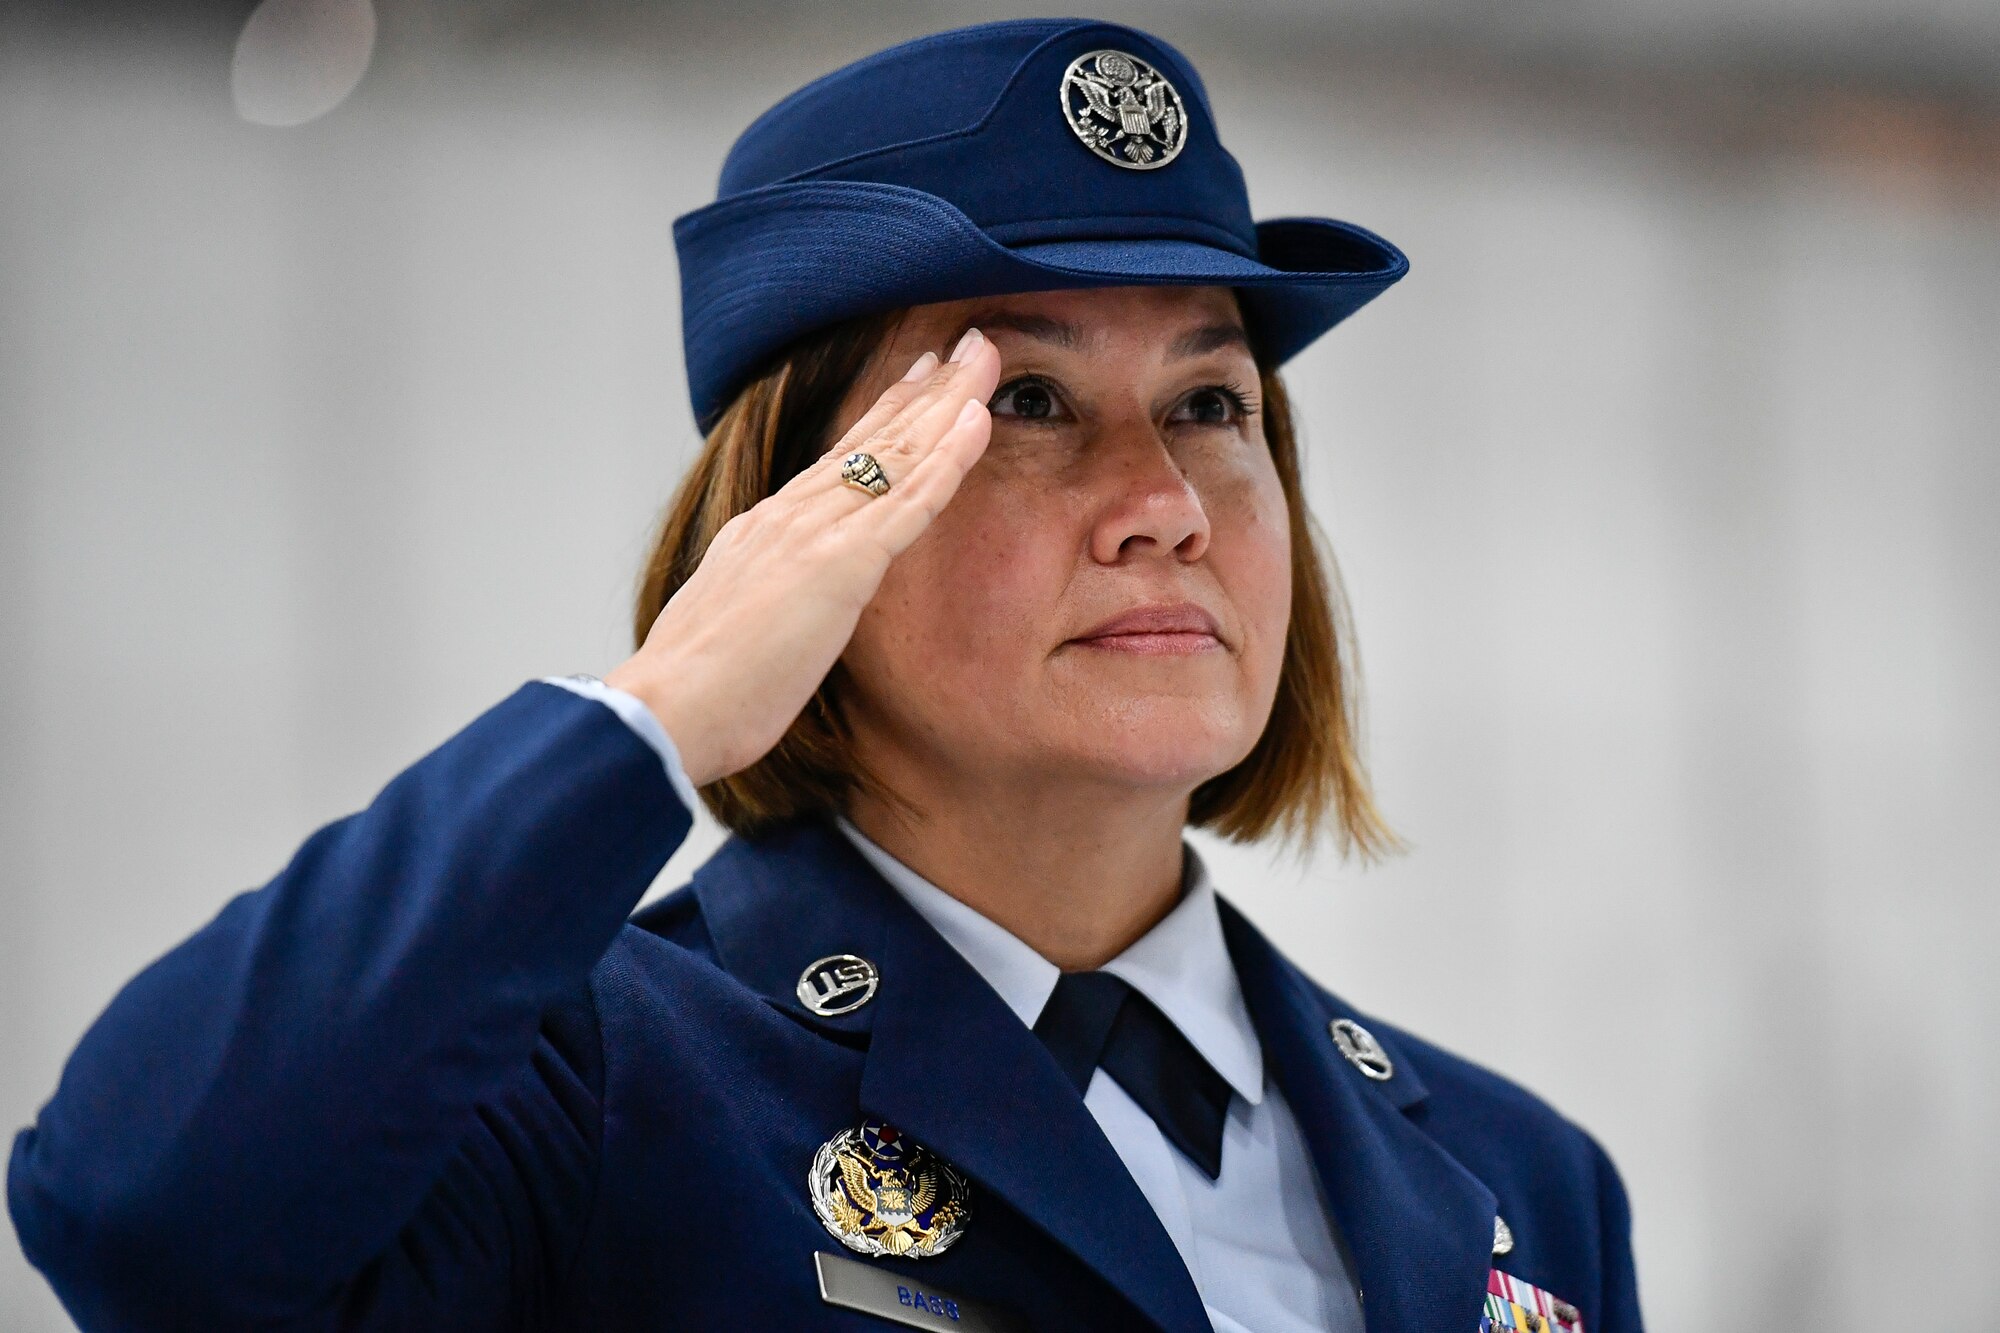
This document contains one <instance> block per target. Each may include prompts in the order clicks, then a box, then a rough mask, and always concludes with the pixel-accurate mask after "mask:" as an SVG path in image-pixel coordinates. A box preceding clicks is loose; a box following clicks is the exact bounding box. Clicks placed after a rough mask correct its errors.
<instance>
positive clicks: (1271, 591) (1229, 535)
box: [1209, 457, 1292, 658]
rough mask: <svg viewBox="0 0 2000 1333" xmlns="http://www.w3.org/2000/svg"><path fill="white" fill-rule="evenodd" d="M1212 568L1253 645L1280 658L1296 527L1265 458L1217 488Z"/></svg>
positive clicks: (1288, 615)
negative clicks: (1293, 529) (1238, 612)
mask: <svg viewBox="0 0 2000 1333" xmlns="http://www.w3.org/2000/svg"><path fill="white" fill-rule="evenodd" d="M1210 523H1211V536H1210V541H1209V564H1210V566H1211V567H1212V568H1213V569H1214V570H1215V574H1216V577H1217V579H1218V580H1219V581H1220V582H1221V583H1222V585H1223V588H1224V590H1225V591H1226V592H1227V593H1228V594H1229V596H1230V598H1231V599H1232V600H1233V601H1234V602H1235V604H1236V607H1237V609H1238V610H1239V611H1240V612H1241V613H1242V615H1243V618H1244V630H1245V632H1246V634H1247V635H1249V636H1250V638H1251V646H1252V647H1253V648H1258V649H1261V650H1262V651H1263V652H1264V653H1266V654H1268V655H1269V656H1271V657H1273V658H1275V657H1276V656H1277V655H1278V654H1279V652H1280V651H1281V650H1282V649H1283V646H1284V640H1285V631H1286V629H1287V627H1288V626H1289V624H1290V621H1291V609H1292V527H1291V517H1290V515H1289V514H1288V513H1287V511H1286V507H1285V492H1284V487H1283V485H1282V484H1281V483H1280V482H1279V480H1278V473H1277V468H1276V467H1275V466H1274V465H1273V464H1272V463H1271V462H1270V460H1269V458H1268V457H1266V458H1265V459H1263V460H1262V462H1261V466H1259V467H1255V468H1246V469H1243V470H1242V471H1241V472H1240V473H1238V474H1236V475H1234V476H1232V477H1230V478H1228V479H1227V480H1226V481H1225V482H1223V483H1222V484H1220V485H1218V486H1217V488H1216V498H1215V500H1214V501H1213V502H1212V503H1211V506H1210Z"/></svg>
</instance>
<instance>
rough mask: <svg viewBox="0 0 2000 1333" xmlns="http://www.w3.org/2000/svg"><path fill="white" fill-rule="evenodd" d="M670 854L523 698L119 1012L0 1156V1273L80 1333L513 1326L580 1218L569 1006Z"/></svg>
mask: <svg viewBox="0 0 2000 1333" xmlns="http://www.w3.org/2000/svg"><path fill="white" fill-rule="evenodd" d="M691 824H692V812H691V811H690V810H689V809H688V808H687V807H686V806H685V805H683V804H682V803H681V801H680V800H679V798H678V797H677V796H676V794H675V790H674V786H673V785H672V784H671V783H670V782H669V780H668V777H667V775H666V772H665V770H664V769H663V767H662V763H661V758H660V756H659V755H658V754H657V753H655V751H654V750H653V749H652V748H650V747H649V746H648V744H647V743H646V742H645V741H643V740H642V739H641V738H640V737H639V736H637V735H636V734H635V733H634V732H633V730H632V729H631V728H630V727H628V726H627V725H626V724H625V723H624V722H622V721H621V720H620V719H619V717H618V716H616V715H614V713H613V712H612V711H610V710H609V709H607V708H606V707H604V706H602V705H601V704H600V703H598V702H593V701H592V700H590V699H588V698H581V697H578V696H577V695H576V694H574V693H571V692H568V691H565V690H562V689H558V688H556V687H554V686H551V685H548V684H544V683H541V682H530V683H528V684H525V685H523V686H522V687H521V688H520V689H519V690H517V691H516V692H515V693H514V694H513V695H511V696H510V697H508V698H507V699H505V700H503V701H502V702H501V703H499V704H497V705H496V706H494V707H493V708H492V709H490V710H488V711H487V712H486V713H484V714H482V715H481V716H480V717H479V718H477V719H475V720H474V721H473V722H472V723H471V724H470V725H469V726H467V727H466V728H465V729H464V730H463V731H461V732H459V733H458V734H457V735H456V736H453V737H452V738H451V739H450V740H448V741H446V742H445V743H444V744H443V745H441V746H439V747H438V748H437V749H436V750H434V751H432V752H431V753H430V754H428V755H426V756H425V757H424V758H422V759H421V760H419V761H418V762H417V763H415V764H414V765H412V766H411V767H410V768H409V769H407V770H405V771H404V772H403V773H402V774H400V775H399V776H398V777H397V778H396V779H395V780H394V781H392V782H391V783H390V784H389V785H388V786H387V787H386V788H384V789H383V791H382V792H381V793H380V795H378V796H377V797H376V798H375V800H374V801H373V802H372V803H371V804H370V805H369V806H368V808H367V809H365V810H363V811H361V812H360V813H358V814H355V815H351V816H349V817H347V818H345V819H342V820H339V821H337V822H335V823H333V824H330V825H328V826H327V827H325V828H323V829H321V830H319V831H318V832H317V833H315V834H313V836H312V837H310V838H309V839H307V840H306V842H305V844H304V845H303V846H302V847H300V848H299V850H298V852H297V853H296V854H295V855H294V856H293V857H292V860H291V862H290V864H289V865H287V866H286V867H285V869H284V871H283V872H282V873H280V874H279V875H278V876H277V878H275V879H273V880H272V881H271V882H270V883H269V884H267V885H265V886H264V887H263V888H261V889H257V890H255V891H253V892H249V893H245V894H243V895H241V896H239V897H237V898H236V899H234V900H233V901H232V902H230V903H229V904H228V905H227V906H226V907H225V908H224V909H223V910H222V912H221V913H220V914H219V915H218V916H217V917H216V918H215V919H214V920H213V921H211V922H210V923H209V924H208V925H207V926H205V927H203V928H202V929H201V930H200V931H199V932H197V933H196V934H195V935H194V936H193V937H191V938H190V939H188V940H187V941H186V942H184V943H182V944H181V945H179V946H178V947H176V948H175V949H173V950H172V951H171V952H169V953H168V954H166V955H165V956H164V957H162V958H161V959H159V960H158V961H157V962H155V963H153V964H152V965H151V966H150V967H148V968H147V969H146V970H145V971H143V972H141V973H140V974H139V975H138V976H137V977H135V978H134V979H133V980H132V981H131V982H129V983H128V984H127V985H126V986H125V988H124V989H123V990H122V991H120V992H119V994H118V995H117V997H116V998H115V999H114V1000H113V1001H112V1002H111V1005H110V1006H109V1008H107V1009H106V1010H105V1012H104V1013H103V1014H102V1015H101V1016H100V1017H99V1018H98V1019H97V1021H96V1023H94V1024H93V1025H92V1027H91V1028H90V1030H89V1031H88V1032H87V1033H86V1034H85V1035H84V1038H83V1040H82V1041H81V1043H79V1045H78V1046H77V1049H76V1050H75V1052H74V1053H73V1054H72V1055H71V1057H70V1060H69V1063H68V1065H67V1066H66V1067H65V1069H64V1071H63V1076H62V1080H61V1083H60V1085H59V1087H58V1088H57V1091H56V1094H55V1096H54V1098H53V1099H52V1100H51V1101H50V1102H49V1103H48V1105H47V1106H46V1107H44V1108H43V1110H42V1113H41V1116H40V1118H39V1120H38V1121H37V1123H36V1125H35V1126H34V1127H33V1128H30V1129H27V1130H24V1131H23V1132H22V1133H21V1134H20V1135H19V1137H18V1138H17V1139H16V1141H15V1144H14V1152H13V1157H12V1161H11V1164H10V1167H9V1171H8V1187H7V1197H8V1205H9V1209H10V1211H11V1212H12V1214H13V1218H14V1225H15V1228H16V1230H17V1231H18V1232H19V1235H20V1238H21V1244H22V1248H23V1250H24V1251H25V1252H26V1253H27V1255H28V1257H29V1259H30V1260H31V1261H32V1262H33V1263H35V1265H36V1266H37V1267H39V1268H40V1269H41V1270H42V1271H43V1272H44V1273H45V1274H47V1276H48V1278H49V1280H50V1282H51V1283H52V1284H53V1285H54V1287H55V1288H56V1291H57V1293H58V1295H60V1296H61V1297H62V1299H63V1301H64V1303H65V1304H66V1305H67V1306H68V1308H69V1310H70V1312H71V1314H72V1315H73V1316H74V1317H75V1318H76V1320H77V1321H78V1323H79V1324H80V1325H81V1326H82V1327H84V1328H86V1329H92V1330H95V1329H100V1328H105V1329H109V1328H144V1329H155V1328H204V1329H218V1328H237V1327H253V1326H254V1327H260V1328H262V1327H274V1328H338V1327H352V1328H362V1327H366V1328H387V1327H405V1326H417V1325H421V1324H424V1323H429V1324H430V1326H432V1327H446V1326H448V1327H453V1328H474V1327H490V1326H500V1325H505V1324H508V1323H511V1322H515V1321H516V1320H517V1319H518V1317H519V1314H520V1309H519V1300H518V1297H519V1285H520V1283H521V1282H522V1281H523V1278H522V1273H521V1269H522V1266H523V1263H524V1256H523V1253H522V1251H523V1249H524V1248H525V1247H528V1246H537V1247H541V1248H543V1249H548V1250H560V1249H561V1247H562V1246H563V1244H565V1243H566V1242H565V1240H564V1238H563V1237H562V1236H561V1235H553V1236H552V1235H551V1233H552V1232H555V1233H560V1232H571V1233H574V1232H575V1231H576V1230H577V1229H578V1228H580V1225H581V1221H580V1218H579V1216H578V1214H579V1210H580V1209H582V1208H584V1207H585V1206H587V1199H588V1195H589V1191H590V1189H591V1188H592V1182H593V1175H594V1170H595V1156H596V1152H595V1144H596V1133H597V1123H596V1115H597V1103H596V1098H597V1096H598V1094H599V1091H600V1088H598V1087H595V1086H593V1082H594V1080H595V1079H597V1078H598V1076H599V1075H598V1073H597V1071H598V1069H599V1065H598V1063H597V1061H598V1058H599V1057H598V1054H597V1051H596V1042H597V1032H596V1024H595V1018H594V1014H592V1013H591V1012H590V1011H589V1004H588V1000H587V999H586V998H583V997H585V996H586V995H587V980H588V975H589V973H590V970H591V968H592V967H593V965H594V964H595V963H596V961H597V960H598V958H599V957H600V956H601V955H602V954H603V953H604V951H605V950H606V949H607V948H608V947H609V945H610V943H611V941H612V940H613V938H614V937H615V936H616V934H617V933H618V931H619V929H620V927H621V926H622V924H623V923H624V921H625V918H626V916H627V914H628V913H629V912H630V911H631V910H632V908H633V907H634V905H635V904H636V903H637V902H638V901H639V899H640V897H641V896H642V895H643V894H644V893H645V891H646V889H647V887H648V886H649V885H650V884H651V882H652V880H653V878H654V876H655V875H656V874H658V872H659V870H660V868H661V866H662V865H664V864H665V862H666V860H667V858H668V857H669V856H670V855H672V853H673V851H674V849H675V848H676V847H678V846H679V845H680V843H681V841H682V839H683V838H684V837H685V836H686V835H687V832H688V829H689V828H690V826H691ZM539 1259H540V1261H541V1262H543V1263H545V1264H546V1263H550V1262H554V1263H558V1264H559V1263H560V1262H561V1256H560V1255H559V1254H554V1253H545V1254H542V1255H540V1256H539ZM510 1287H511V1294H510ZM426 1309H434V1310H439V1311H444V1310H449V1311H451V1312H452V1314H451V1315H450V1316H449V1317H448V1318H446V1319H445V1320H444V1321H443V1322H438V1321H436V1320H431V1319H427V1318H426V1316H425V1315H424V1313H423V1312H424V1311H425V1310H426Z"/></svg>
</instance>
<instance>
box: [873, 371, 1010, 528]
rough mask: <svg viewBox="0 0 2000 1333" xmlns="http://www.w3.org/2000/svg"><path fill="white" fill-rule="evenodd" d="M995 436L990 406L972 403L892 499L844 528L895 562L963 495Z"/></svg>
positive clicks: (875, 502) (971, 400)
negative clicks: (968, 477)
mask: <svg viewBox="0 0 2000 1333" xmlns="http://www.w3.org/2000/svg"><path fill="white" fill-rule="evenodd" d="M992 435H993V417H992V414H991V413H989V412H988V411H987V410H986V405H985V403H984V402H983V401H982V400H980V399H977V398H968V399H966V400H965V402H964V403H963V405H962V406H961V407H960V409H959V413H958V415H957V416H956V417H954V418H953V420H952V423H951V425H950V426H948V427H946V428H945V430H944V433H943V434H942V435H940V436H939V437H938V440H937V442H936V444H935V445H934V446H933V447H932V448H931V449H930V450H928V451H927V452H926V453H925V454H924V455H923V457H921V458H919V459H918V460H917V461H916V463H915V464H914V465H913V466H912V468H911V470H910V472H909V474H908V475H907V476H905V477H904V478H903V479H902V480H901V481H899V482H897V483H896V485H895V486H894V488H893V489H891V490H890V491H889V493H888V494H887V495H884V496H881V497H879V498H877V499H876V500H873V501H870V502H868V503H866V504H864V505H863V506H862V507H861V508H860V509H858V510H857V511H856V512H854V513H853V514H850V515H848V517H847V518H846V519H844V520H842V526H843V527H847V528H848V529H849V530H851V531H854V532H855V533H856V534H857V536H859V537H861V538H862V539H864V540H867V541H871V542H873V543H875V544H876V545H878V546H879V547H880V548H881V550H882V551H883V553H884V554H886V555H888V556H891V557H893V556H895V555H897V554H898V553H900V552H901V551H902V550H903V548H905V547H907V546H908V545H909V544H910V543H911V542H913V541H915V540H916V539H917V535H918V534H919V533H921V532H922V531H923V530H924V529H925V528H926V527H928V526H930V523H931V520H932V519H934V518H936V517H937V516H938V514H939V513H940V512H941V511H942V510H943V509H944V507H945V505H946V504H947V503H949V502H950V500H951V497H952V496H953V495H954V494H956V493H957V491H958V484H959V483H960V482H961V481H963V480H965V474H966V473H967V472H968V471H970V470H971V468H972V465H973V464H974V463H976V462H978V461H979V456H980V455H981V454H982V453H984V452H985V450H986V445H987V442H988V441H989V440H990V439H991V438H992Z"/></svg>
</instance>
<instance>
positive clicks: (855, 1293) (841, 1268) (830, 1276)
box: [813, 1251, 1028, 1333]
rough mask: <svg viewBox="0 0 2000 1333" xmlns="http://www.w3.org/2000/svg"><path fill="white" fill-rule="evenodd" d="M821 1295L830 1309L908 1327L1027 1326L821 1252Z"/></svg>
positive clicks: (1014, 1329) (979, 1330)
mask: <svg viewBox="0 0 2000 1333" xmlns="http://www.w3.org/2000/svg"><path fill="white" fill-rule="evenodd" d="M813 1266H814V1267H815V1268H817V1269H818V1270H819V1296H820V1299H821V1300H823V1301H825V1302H826V1303H827V1304H828V1305H839V1306H844V1307H845V1308H847V1309H849V1310H859V1311H861V1312H862V1313H863V1314H872V1315H874V1316H876V1317H877V1318H880V1319H887V1320H890V1321H891V1322H893V1323H898V1324H904V1325H907V1326H909V1327H910V1328H949V1329H959V1330H963V1331H964V1333H1027V1327H1028V1326H1027V1325H1026V1324H1024V1323H1022V1322H1021V1321H1020V1320H1019V1319H1017V1318H1015V1317H1014V1316H1013V1315H1012V1314H1009V1313H1008V1312H1007V1311H1005V1310H998V1309H995V1308H994V1307H993V1306H990V1305H982V1304H981V1303H980V1302H978V1301H968V1300H966V1299H965V1298H964V1297H962V1296H954V1295H952V1294H951V1293H950V1292H947V1291H940V1290H938V1289H937V1288H936V1287H933V1286H931V1285H929V1284H928V1283H923V1282H912V1281H911V1280H910V1279H908V1278H906V1277H903V1276H902V1275H900V1274H897V1273H892V1272H890V1271H889V1270H888V1269H886V1268H875V1267H873V1266H871V1265H869V1264H864V1263H861V1262H860V1261H858V1260H855V1259H843V1258H841V1257H840V1256H839V1255H834V1254H827V1253H825V1252H824V1251H815V1252H814V1253H813Z"/></svg>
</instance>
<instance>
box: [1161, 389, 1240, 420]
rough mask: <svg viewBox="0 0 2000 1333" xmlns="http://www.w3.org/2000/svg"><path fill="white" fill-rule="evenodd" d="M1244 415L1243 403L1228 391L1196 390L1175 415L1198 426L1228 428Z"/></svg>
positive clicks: (1183, 401)
mask: <svg viewBox="0 0 2000 1333" xmlns="http://www.w3.org/2000/svg"><path fill="white" fill-rule="evenodd" d="M1242 413H1243V401H1242V400H1241V399H1240V398H1238V397H1237V396H1236V395H1235V394H1233V393H1231V392H1230V391H1229V390H1227V389H1221V388H1214V389H1196V390H1195V391H1194V392H1193V393H1191V394H1189V395H1188V396H1187V397H1186V398H1184V399H1183V400H1182V401H1181V405H1180V408H1179V409H1178V410H1177V411H1176V412H1175V413H1174V415H1175V416H1177V417H1179V418H1180V419H1181V420H1183V421H1191V422H1193V423H1194V424H1196V425H1198V426H1227V425H1229V424H1231V423H1232V422H1234V421H1235V420H1236V419H1237V417H1239V416H1241V415H1242Z"/></svg>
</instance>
